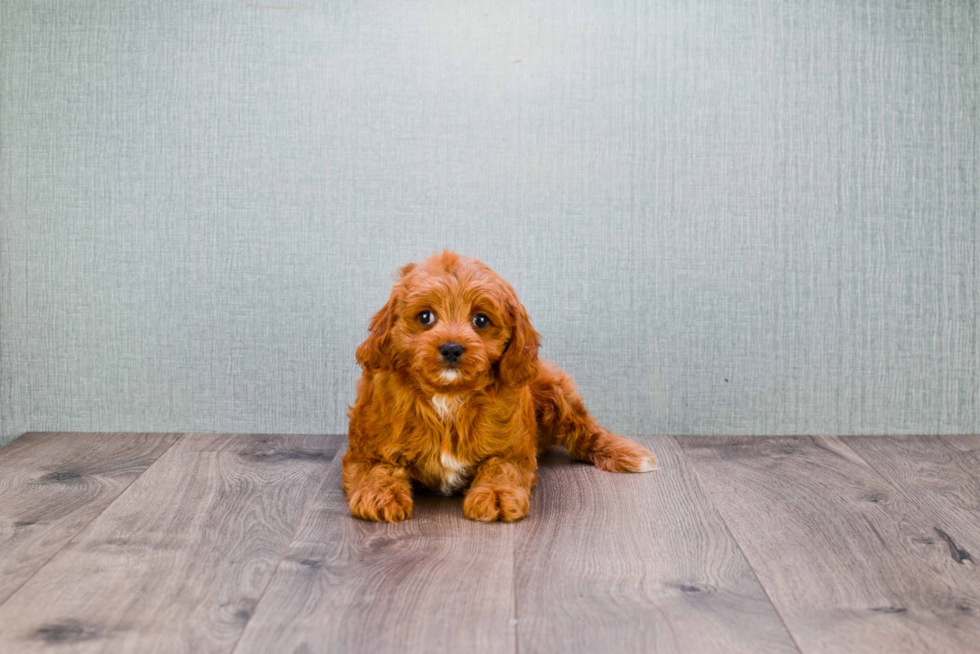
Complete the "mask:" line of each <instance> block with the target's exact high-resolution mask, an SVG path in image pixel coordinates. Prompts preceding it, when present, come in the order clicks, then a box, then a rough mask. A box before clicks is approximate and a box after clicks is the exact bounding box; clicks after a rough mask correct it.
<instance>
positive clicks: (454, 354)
mask: <svg viewBox="0 0 980 654" xmlns="http://www.w3.org/2000/svg"><path fill="white" fill-rule="evenodd" d="M465 351H466V350H465V349H464V348H463V346H462V345H460V344H459V343H454V342H452V341H450V342H449V343H445V344H443V346H442V347H440V348H439V354H441V355H442V359H443V361H445V362H446V363H448V364H449V365H453V364H455V363H457V362H458V361H459V360H460V358H461V357H462V356H463V352H465Z"/></svg>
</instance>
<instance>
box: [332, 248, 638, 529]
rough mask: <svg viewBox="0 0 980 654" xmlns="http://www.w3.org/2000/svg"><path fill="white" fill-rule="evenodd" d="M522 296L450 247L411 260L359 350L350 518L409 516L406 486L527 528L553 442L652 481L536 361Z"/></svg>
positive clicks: (627, 447)
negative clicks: (541, 455) (454, 498)
mask: <svg viewBox="0 0 980 654" xmlns="http://www.w3.org/2000/svg"><path fill="white" fill-rule="evenodd" d="M538 338H539V337H538V334H537V332H535V331H534V329H533V328H532V327H531V322H530V321H529V320H528V317H527V313H526V312H525V310H524V307H523V306H522V305H521V303H520V302H519V301H518V299H517V295H516V294H515V293H514V289H513V288H511V286H510V284H508V283H507V282H505V281H504V280H503V279H501V278H500V277H499V276H497V274H496V273H494V272H493V271H492V270H490V268H488V267H487V266H485V265H483V264H482V263H480V262H479V261H477V260H475V259H470V258H468V257H462V256H459V255H458V254H455V253H453V252H449V251H444V252H443V253H442V254H437V255H435V256H433V257H431V258H430V259H428V260H427V261H425V262H424V263H422V264H419V265H416V264H411V263H410V264H408V265H407V266H405V267H404V268H402V269H401V278H400V279H399V280H398V281H397V282H396V283H395V287H394V289H392V291H391V298H390V299H389V300H388V303H387V304H386V305H385V306H384V308H383V309H381V310H380V311H378V313H377V314H375V316H374V318H372V319H371V326H370V335H369V336H368V338H367V340H366V341H364V342H363V343H362V344H361V345H360V347H358V348H357V360H358V362H359V363H360V364H361V367H362V368H363V369H364V374H363V375H362V376H361V379H360V381H359V382H358V383H357V401H356V402H355V403H354V406H353V407H351V409H350V411H349V413H348V415H349V417H350V427H349V430H348V438H349V439H350V448H349V450H348V452H347V454H346V455H345V456H344V491H345V492H346V493H347V498H348V499H349V500H350V509H351V511H352V512H353V513H354V515H356V516H359V517H361V518H366V519H368V520H380V521H386V522H397V521H398V520H404V519H405V518H410V517H411V516H412V482H418V483H421V484H424V485H426V486H429V487H430V488H434V489H438V490H440V491H442V492H443V493H445V494H447V495H448V494H451V493H454V492H456V491H460V490H463V489H464V488H465V489H466V490H465V499H464V500H463V513H464V514H465V515H466V517H467V518H470V519H471V520H482V521H484V522H491V521H493V520H503V521H506V522H510V521H513V520H520V519H521V518H523V517H524V516H525V515H527V510H528V502H529V499H530V494H531V487H532V486H533V485H534V481H535V479H536V478H537V472H536V470H537V459H536V456H537V453H538V452H540V451H541V450H543V449H544V448H546V447H548V446H550V445H552V444H558V445H563V446H565V448H567V449H568V452H569V454H571V456H572V457H574V458H576V459H579V460H582V461H589V462H591V463H593V464H594V465H595V466H596V467H597V468H600V469H602V470H609V471H611V472H647V471H650V470H653V469H654V468H655V466H656V459H655V457H654V455H653V453H652V452H650V451H649V450H648V449H646V448H645V447H642V446H640V445H637V444H636V443H634V442H632V441H629V440H627V439H625V438H623V437H622V436H617V435H615V434H612V433H610V432H608V431H606V430H605V429H603V428H602V427H600V426H599V425H598V423H596V421H595V420H594V419H593V418H592V416H590V415H589V414H588V412H587V411H586V410H585V406H584V405H583V403H582V399H581V398H580V397H579V395H578V392H577V391H576V389H575V384H574V382H573V381H572V379H571V377H569V376H568V375H566V374H565V373H564V372H562V371H561V370H559V369H558V368H556V367H555V366H554V365H552V364H550V363H548V362H546V361H544V360H542V359H538Z"/></svg>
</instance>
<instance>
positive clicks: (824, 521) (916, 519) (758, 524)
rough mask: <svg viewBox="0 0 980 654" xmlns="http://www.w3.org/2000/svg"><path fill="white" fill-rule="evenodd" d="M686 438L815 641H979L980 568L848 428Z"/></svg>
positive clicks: (807, 647)
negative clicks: (842, 434)
mask: <svg viewBox="0 0 980 654" xmlns="http://www.w3.org/2000/svg"><path fill="white" fill-rule="evenodd" d="M681 445H682V447H683V448H684V450H685V452H687V454H688V455H689V456H690V457H691V460H692V461H693V462H694V465H695V468H696V469H697V471H698V473H699V476H700V477H701V480H702V482H703V484H704V486H705V488H706V489H707V491H708V494H709V496H710V497H711V498H712V500H713V501H714V503H715V506H717V507H718V510H719V511H720V512H721V514H722V517H723V518H724V519H725V521H726V523H727V524H728V527H729V529H730V530H731V532H732V534H733V535H734V536H735V539H736V540H737V541H738V543H739V545H740V547H741V548H742V551H743V552H745V555H746V557H747V558H748V560H749V563H750V564H752V567H753V568H754V569H755V571H756V574H757V575H758V576H759V579H760V581H762V584H763V586H764V587H765V588H766V591H767V592H768V594H769V597H770V598H771V599H772V601H773V604H774V605H775V606H776V608H777V609H778V610H779V612H780V615H781V616H782V618H783V620H784V621H785V622H786V625H787V626H788V627H789V629H790V632H791V633H792V634H793V637H794V638H795V640H796V642H797V644H798V645H799V647H800V649H801V650H803V651H804V652H845V651H846V652H862V651H875V652H896V653H897V652H945V653H950V652H975V651H976V646H977V643H978V642H980V579H978V577H977V569H976V568H975V567H974V566H963V565H960V564H958V563H956V562H955V561H953V559H952V558H951V557H950V556H949V550H948V547H947V545H946V543H945V542H942V541H941V540H940V539H937V538H936V534H935V532H934V531H933V524H934V523H933V521H932V519H931V518H930V517H927V516H925V515H924V514H922V513H921V512H920V511H918V510H917V509H916V507H915V506H913V505H912V504H911V503H909V502H908V501H907V500H906V499H905V498H904V497H903V496H902V495H901V493H899V492H898V491H897V490H896V489H895V488H894V487H893V486H892V485H890V484H889V483H887V481H886V480H885V479H884V478H883V477H881V475H879V474H878V473H877V472H875V470H874V469H873V468H871V467H870V466H869V465H868V464H867V463H866V462H865V461H864V460H863V459H862V458H861V457H859V456H858V455H857V454H856V453H855V452H854V451H853V450H851V449H850V448H849V447H848V446H847V445H846V444H845V443H844V442H843V441H841V440H840V439H838V438H832V437H820V438H816V437H814V438H809V437H805V438H727V439H725V438H691V439H683V440H682V441H681Z"/></svg>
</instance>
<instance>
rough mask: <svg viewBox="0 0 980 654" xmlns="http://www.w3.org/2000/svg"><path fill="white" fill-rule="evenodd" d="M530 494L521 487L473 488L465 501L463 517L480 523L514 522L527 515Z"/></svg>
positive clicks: (489, 486) (485, 486)
mask: <svg viewBox="0 0 980 654" xmlns="http://www.w3.org/2000/svg"><path fill="white" fill-rule="evenodd" d="M529 506H530V494H529V492H528V490H527V489H526V488H521V487H519V486H491V485H480V486H474V487H471V488H470V490H469V491H468V492H467V493H466V497H465V498H464V499H463V515H465V516H466V517H467V518H469V519H470V520H479V521H480V522H494V521H495V520H500V521H501V522H514V521H515V520H520V519H521V518H523V517H524V516H526V515H527V510H528V508H529Z"/></svg>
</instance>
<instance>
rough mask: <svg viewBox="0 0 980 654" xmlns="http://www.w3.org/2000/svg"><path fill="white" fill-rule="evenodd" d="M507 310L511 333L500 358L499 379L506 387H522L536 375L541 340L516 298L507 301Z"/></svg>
mask: <svg viewBox="0 0 980 654" xmlns="http://www.w3.org/2000/svg"><path fill="white" fill-rule="evenodd" d="M507 308H508V311H509V313H510V318H511V321H512V322H513V331H512V332H511V335H510V342H508V343H507V349H506V350H505V351H504V355H503V356H502V357H501V358H500V364H499V366H498V369H499V371H500V379H501V380H503V382H504V383H505V384H507V385H508V386H524V385H525V384H529V383H531V381H532V380H533V379H534V377H535V375H537V371H538V367H537V362H538V346H539V345H540V344H541V338H540V336H538V333H537V332H536V331H534V328H533V327H531V321H530V319H529V318H528V317H527V311H525V310H524V306H523V305H522V304H521V303H520V302H519V301H518V300H517V298H516V297H512V298H510V299H509V300H508V301H507Z"/></svg>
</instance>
